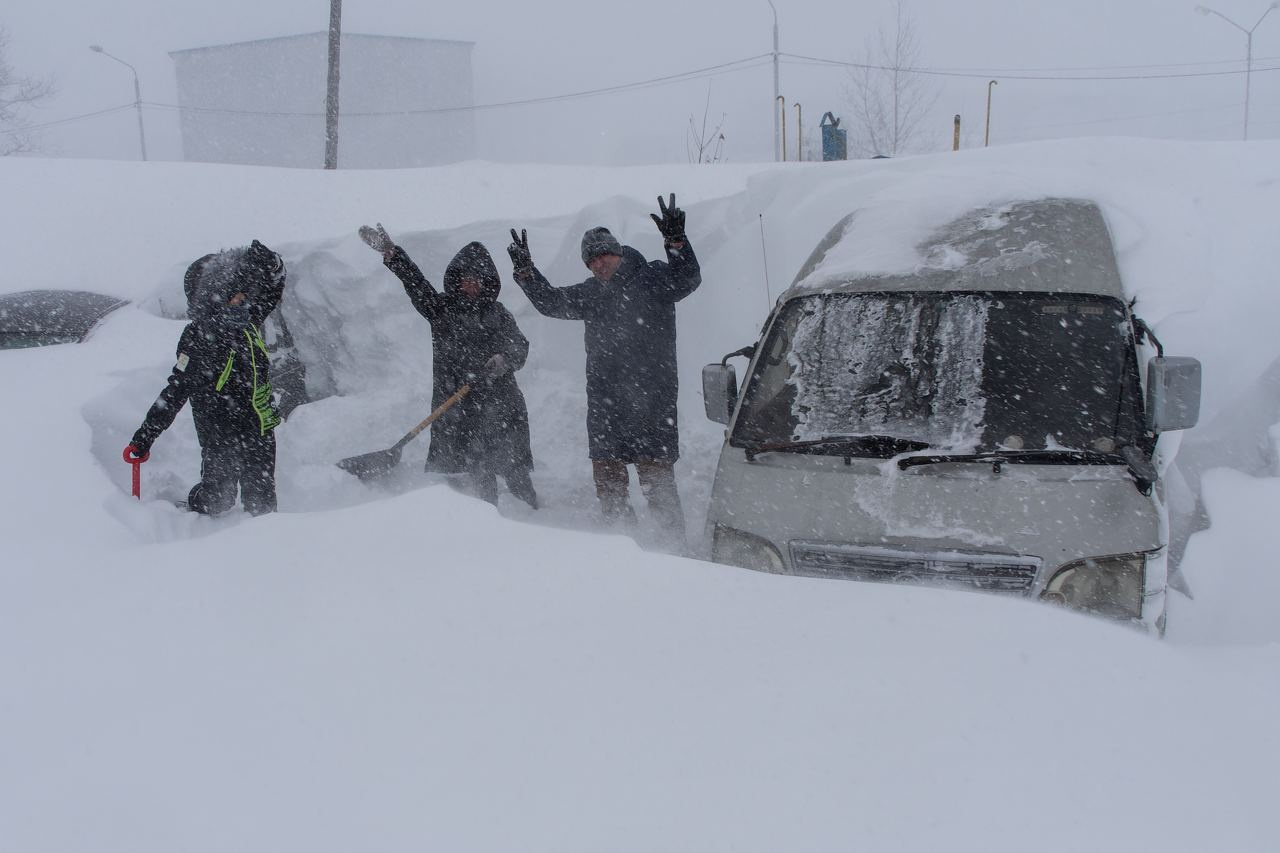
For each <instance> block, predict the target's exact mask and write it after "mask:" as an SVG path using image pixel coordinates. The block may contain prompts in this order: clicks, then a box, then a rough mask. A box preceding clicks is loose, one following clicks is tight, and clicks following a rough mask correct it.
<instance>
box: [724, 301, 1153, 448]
mask: <svg viewBox="0 0 1280 853" xmlns="http://www.w3.org/2000/svg"><path fill="white" fill-rule="evenodd" d="M1141 416H1142V409H1141V402H1140V392H1139V384H1138V376H1137V365H1136V362H1135V357H1134V344H1133V338H1132V326H1131V324H1130V322H1129V319H1128V312H1127V310H1126V308H1125V306H1124V305H1123V304H1122V303H1120V302H1119V301H1116V300H1113V299H1109V298H1103V297H1079V296H1074V295H1057V294H1044V293H1034V294H1030V293H1028V294H1024V293H998V294H988V293H954V294H939V293H888V294H885V293H869V294H825V295H814V296H810V297H804V298H801V299H796V300H792V301H791V302H790V303H788V304H787V305H786V306H785V307H784V308H783V313H782V315H781V316H780V317H778V318H777V320H776V322H775V323H774V324H773V327H772V330H771V331H770V334H769V338H768V340H767V342H766V345H765V347H764V349H763V350H762V351H761V353H760V357H759V358H758V360H757V363H756V366H755V370H754V372H753V374H752V376H751V377H750V380H749V383H748V387H747V388H746V389H745V396H744V400H743V405H742V411H741V413H740V414H739V416H738V420H737V423H736V425H735V428H734V434H733V443H735V444H738V445H755V444H759V443H771V442H786V441H805V440H812V439H818V438H822V437H825V436H833V435H837V436H854V435H879V436H894V437H897V438H902V439H911V440H916V441H921V442H926V443H928V444H929V445H930V446H932V447H936V448H940V449H945V450H952V451H985V450H996V449H1009V450H1020V449H1058V448H1062V449H1073V450H1093V451H1099V452H1103V453H1111V452H1114V451H1116V450H1117V449H1118V448H1119V447H1122V446H1124V445H1126V444H1134V443H1136V442H1137V439H1138V429H1139V424H1140V423H1141Z"/></svg>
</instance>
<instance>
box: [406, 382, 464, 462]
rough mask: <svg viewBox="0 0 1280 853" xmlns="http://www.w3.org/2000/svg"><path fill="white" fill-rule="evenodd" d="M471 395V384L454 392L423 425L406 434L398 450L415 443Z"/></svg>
mask: <svg viewBox="0 0 1280 853" xmlns="http://www.w3.org/2000/svg"><path fill="white" fill-rule="evenodd" d="M470 393H471V385H470V384H469V383H468V384H467V385H463V386H462V387H461V388H459V389H458V390H457V391H454V392H453V394H451V395H450V396H449V399H447V400H445V401H444V402H443V403H441V404H440V405H438V406H436V408H435V410H434V411H433V412H432V413H431V414H429V415H427V416H426V417H425V418H423V419H422V423H420V424H418V425H417V426H416V427H414V428H413V429H411V430H409V432H407V433H406V434H405V437H404V438H402V439H400V440H399V441H397V442H396V448H397V449H398V448H401V447H404V446H405V445H406V444H408V443H409V442H411V441H413V439H414V438H415V437H416V436H417V435H418V433H420V432H422V431H423V430H424V429H426V428H427V427H429V426H431V424H432V422H434V421H435V420H436V419H438V418H439V417H440V416H441V415H443V414H444V413H445V412H447V411H449V409H450V408H452V407H453V405H454V404H455V403H457V402H458V401H459V400H461V399H462V398H463V397H465V396H467V395H468V394H470Z"/></svg>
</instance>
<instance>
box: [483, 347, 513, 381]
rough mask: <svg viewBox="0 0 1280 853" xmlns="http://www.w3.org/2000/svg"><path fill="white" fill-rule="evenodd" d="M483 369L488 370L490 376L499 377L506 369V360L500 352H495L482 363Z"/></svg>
mask: <svg viewBox="0 0 1280 853" xmlns="http://www.w3.org/2000/svg"><path fill="white" fill-rule="evenodd" d="M484 369H485V370H486V371H487V372H488V374H489V376H490V377H492V378H496V377H499V376H501V375H502V374H504V373H506V372H507V370H508V368H507V360H506V359H505V358H503V357H502V353H495V354H494V355H492V356H490V357H489V360H488V361H486V362H485V363H484Z"/></svg>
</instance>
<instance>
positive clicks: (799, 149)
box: [795, 101, 804, 160]
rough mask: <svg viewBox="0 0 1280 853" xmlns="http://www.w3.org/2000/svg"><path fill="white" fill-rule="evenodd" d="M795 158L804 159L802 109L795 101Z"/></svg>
mask: <svg viewBox="0 0 1280 853" xmlns="http://www.w3.org/2000/svg"><path fill="white" fill-rule="evenodd" d="M795 106H796V160H804V110H802V109H801V108H800V102H799V101H796V104H795Z"/></svg>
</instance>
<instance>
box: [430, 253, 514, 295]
mask: <svg viewBox="0 0 1280 853" xmlns="http://www.w3.org/2000/svg"><path fill="white" fill-rule="evenodd" d="M467 277H471V278H476V279H479V281H480V284H481V291H480V296H479V297H478V298H477V299H476V300H475V301H476V302H486V301H487V302H492V301H493V300H495V299H497V298H498V293H499V292H500V291H501V290H502V278H501V277H500V276H499V275H498V267H497V265H496V264H494V262H493V257H492V256H491V255H490V254H489V250H488V249H486V248H485V247H484V246H483V245H481V244H480V243H476V242H471V243H468V244H467V245H465V246H463V247H462V248H461V249H460V250H459V251H458V254H456V255H454V256H453V260H451V261H449V266H448V267H446V268H445V271H444V292H445V295H446V296H449V297H451V298H453V299H456V300H459V301H470V300H469V299H468V297H467V295H466V294H465V293H463V292H462V286H461V285H462V279H464V278H467Z"/></svg>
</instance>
